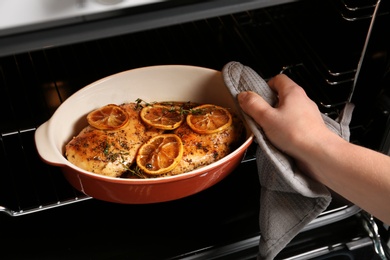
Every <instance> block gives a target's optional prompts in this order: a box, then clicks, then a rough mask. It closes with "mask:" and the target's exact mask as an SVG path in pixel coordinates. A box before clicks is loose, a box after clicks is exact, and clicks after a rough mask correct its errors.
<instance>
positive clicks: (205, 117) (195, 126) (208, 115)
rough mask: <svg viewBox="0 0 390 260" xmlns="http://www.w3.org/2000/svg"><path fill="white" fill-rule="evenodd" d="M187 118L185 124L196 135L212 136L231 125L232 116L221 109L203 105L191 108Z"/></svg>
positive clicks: (224, 109)
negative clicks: (191, 110)
mask: <svg viewBox="0 0 390 260" xmlns="http://www.w3.org/2000/svg"><path fill="white" fill-rule="evenodd" d="M193 111H195V112H194V113H191V114H189V115H188V116H187V124H188V125H189V127H191V129H192V130H193V131H194V132H196V133H198V134H213V133H216V132H219V131H222V130H224V129H226V128H228V127H229V126H230V125H231V124H232V115H231V114H230V112H229V111H228V110H227V109H226V108H223V107H219V106H216V105H210V104H205V105H201V106H197V107H194V108H193Z"/></svg>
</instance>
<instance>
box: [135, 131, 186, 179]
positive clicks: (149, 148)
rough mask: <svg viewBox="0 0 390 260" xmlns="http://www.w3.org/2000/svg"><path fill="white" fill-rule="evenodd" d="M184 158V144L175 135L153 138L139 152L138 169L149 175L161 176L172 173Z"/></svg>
mask: <svg viewBox="0 0 390 260" xmlns="http://www.w3.org/2000/svg"><path fill="white" fill-rule="evenodd" d="M182 157H183V143H182V141H181V139H180V138H179V136H177V135H175V134H162V135H157V136H155V137H153V138H151V139H150V140H149V141H147V142H146V143H144V144H143V145H142V146H141V147H140V148H139V150H138V154H137V158H136V162H137V165H138V167H139V168H140V169H141V170H142V171H144V172H145V173H148V174H153V175H160V174H163V173H167V172H169V171H171V170H172V169H173V168H175V167H176V166H177V164H178V163H179V162H180V160H181V158H182Z"/></svg>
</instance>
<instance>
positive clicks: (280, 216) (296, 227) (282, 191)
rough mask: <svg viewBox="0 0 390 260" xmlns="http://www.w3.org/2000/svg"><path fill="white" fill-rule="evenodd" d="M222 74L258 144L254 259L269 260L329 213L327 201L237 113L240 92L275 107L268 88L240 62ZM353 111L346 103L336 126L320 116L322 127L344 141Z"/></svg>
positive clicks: (317, 187)
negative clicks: (256, 249) (252, 94)
mask: <svg viewBox="0 0 390 260" xmlns="http://www.w3.org/2000/svg"><path fill="white" fill-rule="evenodd" d="M222 74H223V79H224V81H225V84H226V86H227V87H228V89H229V90H230V92H231V94H232V96H233V97H234V99H235V102H236V105H237V107H238V108H239V109H238V110H239V111H241V116H242V117H243V119H244V120H245V121H246V123H247V124H248V126H249V128H250V129H251V131H252V132H253V134H254V135H255V137H256V140H255V141H256V142H257V144H258V147H257V152H256V160H257V168H258V174H259V180H260V184H261V195H260V205H261V206H260V218H259V223H260V234H261V236H260V244H259V255H258V259H273V258H274V257H275V256H276V255H277V254H278V253H279V252H280V251H281V250H282V249H283V248H284V247H285V246H286V245H287V244H288V243H289V242H290V241H291V240H292V239H293V238H294V237H295V236H296V235H297V234H298V233H299V232H300V231H301V230H302V228H303V227H304V226H305V225H307V224H308V223H309V222H311V221H312V220H313V219H315V218H316V217H317V216H318V215H319V214H320V213H322V212H323V211H324V210H325V209H326V208H327V207H328V205H329V203H330V202H331V199H332V198H331V195H330V192H329V190H328V189H327V188H326V187H325V186H324V185H322V184H320V183H319V182H316V181H314V180H313V179H311V178H309V177H307V176H306V175H305V174H303V173H301V172H300V171H299V169H297V167H296V166H295V164H294V161H293V160H292V159H291V157H289V156H287V155H286V154H284V153H282V152H281V151H279V150H278V149H276V148H275V147H274V146H273V145H272V144H271V143H270V142H269V141H268V139H267V138H266V136H265V135H264V133H263V132H262V129H261V128H260V126H259V125H257V124H256V123H255V122H254V121H253V120H252V119H251V118H250V117H249V116H247V115H246V114H245V113H244V112H243V111H242V110H241V109H240V106H239V104H238V101H237V98H236V96H237V94H238V93H240V92H242V91H253V92H257V93H258V94H260V95H261V96H262V97H263V98H264V99H265V100H266V101H267V102H268V103H269V104H271V105H272V106H274V105H275V104H276V102H277V97H276V94H275V93H274V91H273V90H271V89H270V88H269V86H268V84H267V83H266V82H265V81H264V80H263V79H262V78H261V77H260V76H259V75H258V74H257V73H256V72H255V71H253V70H252V69H251V68H249V67H247V66H244V65H242V64H241V63H239V62H230V63H228V64H226V65H225V66H224V67H223V69H222ZM297 105H299V104H297ZM353 108H354V106H353V105H352V104H351V103H347V105H346V106H345V108H344V110H343V113H342V115H341V116H340V117H339V118H338V119H336V121H335V120H333V119H331V118H329V117H327V116H326V115H324V114H323V115H322V116H323V119H324V121H325V123H326V125H327V126H328V127H329V128H330V129H331V130H333V131H334V132H336V133H337V134H339V135H340V136H342V137H343V138H344V139H346V140H349V134H350V132H349V123H350V120H351V116H352V111H353Z"/></svg>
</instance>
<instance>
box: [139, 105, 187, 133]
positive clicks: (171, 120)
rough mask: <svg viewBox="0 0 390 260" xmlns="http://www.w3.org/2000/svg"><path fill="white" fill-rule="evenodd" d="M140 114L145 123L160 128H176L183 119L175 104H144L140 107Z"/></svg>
mask: <svg viewBox="0 0 390 260" xmlns="http://www.w3.org/2000/svg"><path fill="white" fill-rule="evenodd" d="M140 116H141V119H142V121H143V122H144V123H145V124H147V125H149V126H153V127H155V128H158V129H162V130H172V129H176V128H178V127H179V126H180V125H181V123H182V122H183V121H184V115H183V114H181V113H180V108H179V107H175V106H164V105H151V106H146V107H144V108H142V110H141V114H140Z"/></svg>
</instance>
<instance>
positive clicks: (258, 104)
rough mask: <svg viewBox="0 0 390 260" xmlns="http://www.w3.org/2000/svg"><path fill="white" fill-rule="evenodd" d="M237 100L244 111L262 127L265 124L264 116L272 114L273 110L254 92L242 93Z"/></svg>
mask: <svg viewBox="0 0 390 260" xmlns="http://www.w3.org/2000/svg"><path fill="white" fill-rule="evenodd" d="M237 99H238V102H239V104H240V106H241V108H242V110H243V111H244V112H245V113H246V114H247V115H249V116H250V117H252V118H253V119H254V120H255V121H256V122H258V123H259V124H260V125H261V123H262V122H263V119H264V116H266V115H268V114H270V113H272V110H273V108H272V107H271V106H270V105H269V104H268V103H267V102H266V101H265V100H264V99H263V98H262V97H261V96H259V95H258V94H256V93H254V92H251V91H245V92H241V93H239V94H238V96H237Z"/></svg>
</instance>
